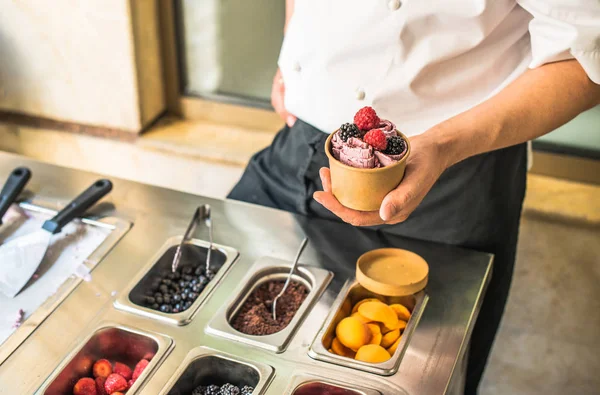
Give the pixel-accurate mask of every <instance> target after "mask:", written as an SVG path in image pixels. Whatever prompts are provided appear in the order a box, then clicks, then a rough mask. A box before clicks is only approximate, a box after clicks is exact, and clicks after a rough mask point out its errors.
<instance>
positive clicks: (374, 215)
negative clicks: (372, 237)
mask: <svg viewBox="0 0 600 395" xmlns="http://www.w3.org/2000/svg"><path fill="white" fill-rule="evenodd" d="M319 175H320V176H321V182H322V183H323V192H315V193H314V194H313V198H314V199H315V200H316V201H317V202H318V203H319V204H321V205H322V206H323V207H325V208H326V209H328V210H329V211H331V212H332V213H334V214H335V215H337V216H338V217H339V218H340V219H341V220H343V221H344V222H347V223H349V224H352V225H354V226H371V225H380V224H382V223H383V220H382V219H381V217H380V216H379V213H378V212H377V211H357V210H353V209H350V208H348V207H345V206H343V205H342V204H341V203H340V202H339V201H338V200H337V199H336V198H335V196H333V193H332V191H331V173H330V171H329V169H328V168H326V167H323V168H321V170H320V171H319Z"/></svg>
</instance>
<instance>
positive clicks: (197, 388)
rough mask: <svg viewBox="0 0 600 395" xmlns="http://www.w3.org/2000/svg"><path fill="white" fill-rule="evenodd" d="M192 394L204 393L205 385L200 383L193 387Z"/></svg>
mask: <svg viewBox="0 0 600 395" xmlns="http://www.w3.org/2000/svg"><path fill="white" fill-rule="evenodd" d="M192 395H206V387H205V386H203V385H201V386H200V387H196V388H194V390H193V391H192Z"/></svg>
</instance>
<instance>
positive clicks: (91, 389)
mask: <svg viewBox="0 0 600 395" xmlns="http://www.w3.org/2000/svg"><path fill="white" fill-rule="evenodd" d="M73 394H75V395H97V392H96V382H95V381H94V379H91V378H89V377H84V378H82V379H79V381H77V383H75V386H74V387H73Z"/></svg>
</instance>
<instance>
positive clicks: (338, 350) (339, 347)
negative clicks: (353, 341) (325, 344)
mask: <svg viewBox="0 0 600 395" xmlns="http://www.w3.org/2000/svg"><path fill="white" fill-rule="evenodd" d="M331 350H332V351H333V353H334V354H337V355H339V356H341V357H348V358H354V356H355V355H356V353H355V352H354V351H352V350H351V349H349V348H348V347H346V346H344V345H343V344H342V343H341V342H340V341H339V340H338V338H337V337H334V338H333V341H332V342H331Z"/></svg>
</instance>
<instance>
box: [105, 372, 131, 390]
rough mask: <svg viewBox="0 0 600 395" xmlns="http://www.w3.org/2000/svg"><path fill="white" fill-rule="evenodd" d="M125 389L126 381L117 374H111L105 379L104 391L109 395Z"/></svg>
mask: <svg viewBox="0 0 600 395" xmlns="http://www.w3.org/2000/svg"><path fill="white" fill-rule="evenodd" d="M127 388H128V387H127V380H125V378H123V376H121V375H120V374H117V373H113V374H111V375H110V376H108V377H107V378H106V382H105V383H104V389H105V390H106V393H108V394H109V395H110V394H113V393H115V392H117V391H125V390H126V389H127Z"/></svg>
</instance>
